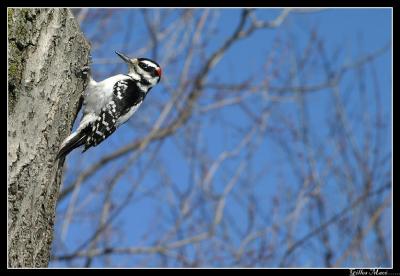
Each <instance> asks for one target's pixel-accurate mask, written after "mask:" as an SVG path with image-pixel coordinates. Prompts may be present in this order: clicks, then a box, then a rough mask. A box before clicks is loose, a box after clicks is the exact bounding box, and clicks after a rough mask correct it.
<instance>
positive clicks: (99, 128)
mask: <svg viewBox="0 0 400 276" xmlns="http://www.w3.org/2000/svg"><path fill="white" fill-rule="evenodd" d="M116 54H118V55H119V56H120V57H121V58H122V59H123V60H124V61H125V62H126V63H127V64H128V66H129V72H128V74H127V75H124V74H119V75H116V76H113V77H110V78H108V79H105V80H103V81H101V82H96V81H94V80H93V79H92V78H91V77H90V76H89V77H90V80H89V84H88V86H87V88H86V90H85V93H84V95H83V98H84V100H83V116H82V120H81V122H80V124H79V127H78V128H77V130H76V131H75V132H73V133H72V134H71V135H70V136H68V137H67V138H66V139H65V140H64V141H63V143H62V144H61V146H60V150H59V152H58V154H57V157H56V158H62V157H64V156H66V155H67V154H68V153H69V152H70V151H72V150H73V149H75V148H77V147H80V146H82V145H84V149H83V151H82V152H85V151H86V150H87V149H89V148H90V147H95V146H97V145H98V144H100V143H101V142H103V141H104V140H105V139H106V138H107V137H109V136H110V135H111V134H112V133H113V132H114V131H115V130H116V129H117V128H118V127H119V126H121V125H122V124H123V123H125V122H126V121H128V119H129V118H130V117H131V116H132V115H133V114H134V113H135V112H136V110H137V109H138V108H139V106H140V105H141V104H142V103H143V100H144V99H145V97H146V95H147V93H148V92H149V91H150V89H151V88H152V87H153V86H155V85H156V84H157V83H158V82H159V81H160V79H161V67H160V65H158V63H156V62H155V61H152V60H150V59H146V58H134V59H130V58H128V57H127V56H125V55H123V54H121V53H118V52H116Z"/></svg>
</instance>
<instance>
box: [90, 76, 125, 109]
mask: <svg viewBox="0 0 400 276" xmlns="http://www.w3.org/2000/svg"><path fill="white" fill-rule="evenodd" d="M127 78H129V77H127V76H126V75H122V74H119V75H115V76H113V77H110V78H108V79H105V80H103V81H101V82H90V83H89V85H88V86H87V88H86V90H85V93H84V106H83V113H84V114H90V113H94V114H96V115H97V114H99V113H100V111H101V109H102V108H103V107H104V106H105V105H107V104H108V103H109V102H110V101H111V100H112V96H113V87H114V84H115V83H116V82H117V81H119V80H122V79H127Z"/></svg>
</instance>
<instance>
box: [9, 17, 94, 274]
mask: <svg viewBox="0 0 400 276" xmlns="http://www.w3.org/2000/svg"><path fill="white" fill-rule="evenodd" d="M8 42H9V43H8V107H9V111H8V114H9V116H8V170H9V172H8V265H9V267H46V266H47V265H48V262H49V258H50V250H51V243H52V238H53V226H54V219H55V206H56V201H57V197H58V192H59V187H60V184H61V174H62V162H55V161H54V157H55V155H56V153H57V150H58V147H59V145H60V143H61V141H62V140H63V139H64V138H65V137H66V136H67V135H68V134H69V133H70V131H71V128H72V125H73V121H74V119H75V117H76V114H77V112H78V109H79V98H80V96H81V93H82V91H83V90H84V87H85V85H86V83H85V80H84V79H83V78H80V77H78V76H77V75H76V72H77V70H79V69H80V68H82V67H83V66H85V65H87V64H88V60H89V48H90V46H89V44H88V43H87V41H86V40H85V38H84V36H83V34H82V33H81V31H80V29H79V26H78V24H77V23H76V21H75V19H74V17H73V15H72V13H71V12H70V11H69V10H68V9H9V10H8Z"/></svg>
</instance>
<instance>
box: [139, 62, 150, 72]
mask: <svg viewBox="0 0 400 276" xmlns="http://www.w3.org/2000/svg"><path fill="white" fill-rule="evenodd" d="M139 66H140V68H142V69H143V70H147V69H148V68H149V66H148V65H147V64H145V63H143V62H140V63H139Z"/></svg>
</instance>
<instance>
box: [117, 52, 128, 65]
mask: <svg viewBox="0 0 400 276" xmlns="http://www.w3.org/2000/svg"><path fill="white" fill-rule="evenodd" d="M115 53H116V54H117V55H118V56H119V57H120V58H122V60H123V61H125V62H126V63H131V59H130V58H128V57H127V56H125V55H124V54H122V53H119V52H117V51H115Z"/></svg>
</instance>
